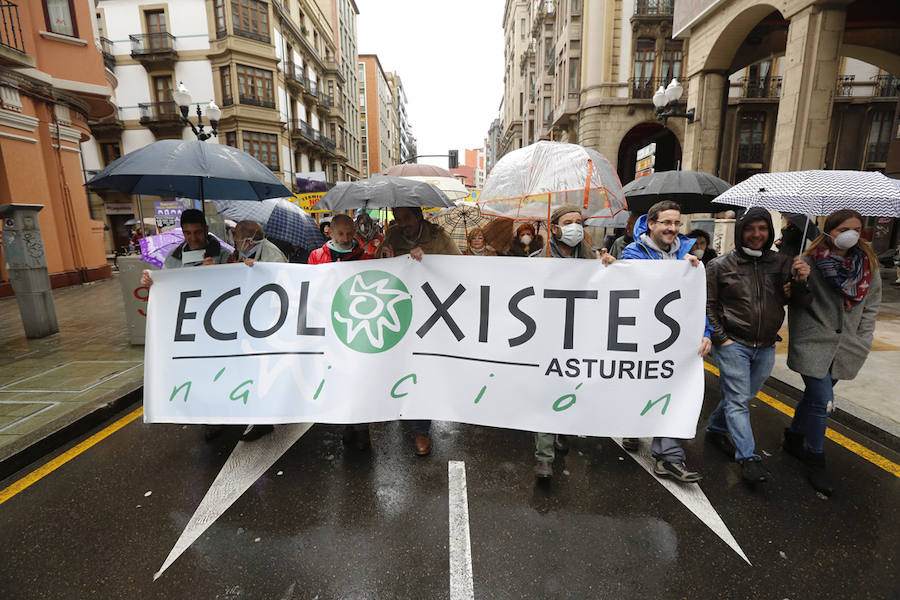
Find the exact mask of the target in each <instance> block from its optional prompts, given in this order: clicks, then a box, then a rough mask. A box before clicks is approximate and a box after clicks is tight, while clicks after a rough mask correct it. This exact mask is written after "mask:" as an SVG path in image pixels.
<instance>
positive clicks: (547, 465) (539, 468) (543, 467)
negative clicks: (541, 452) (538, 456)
mask: <svg viewBox="0 0 900 600" xmlns="http://www.w3.org/2000/svg"><path fill="white" fill-rule="evenodd" d="M534 476H535V477H537V478H538V479H550V478H551V477H553V463H551V462H550V461H549V460H539V461H537V464H536V465H534Z"/></svg>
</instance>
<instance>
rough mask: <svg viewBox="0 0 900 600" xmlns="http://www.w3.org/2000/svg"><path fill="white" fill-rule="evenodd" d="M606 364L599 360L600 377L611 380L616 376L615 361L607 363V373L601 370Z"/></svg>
mask: <svg viewBox="0 0 900 600" xmlns="http://www.w3.org/2000/svg"><path fill="white" fill-rule="evenodd" d="M606 362H607V361H605V360H603V359H601V360H600V377H602V378H603V379H612V378H613V377H615V376H616V361H614V360H611V361H609V373H607V372H606V371H604V369H603V365H605V364H606Z"/></svg>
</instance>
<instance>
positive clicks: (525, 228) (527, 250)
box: [506, 223, 544, 256]
mask: <svg viewBox="0 0 900 600" xmlns="http://www.w3.org/2000/svg"><path fill="white" fill-rule="evenodd" d="M543 247H544V238H543V237H542V236H540V235H538V233H537V230H536V229H535V228H534V225H532V224H531V223H522V224H521V225H519V226H518V227H516V233H515V237H514V238H513V241H512V244H511V245H510V247H509V251H508V252H507V253H506V255H507V256H530V255H531V254H532V253H533V252H535V251H537V250H540V249H541V248H543Z"/></svg>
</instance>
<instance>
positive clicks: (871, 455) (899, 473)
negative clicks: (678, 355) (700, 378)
mask: <svg viewBox="0 0 900 600" xmlns="http://www.w3.org/2000/svg"><path fill="white" fill-rule="evenodd" d="M703 368H704V369H706V370H707V371H709V372H710V373H712V374H713V375H715V376H716V377H718V376H719V369H718V368H717V367H716V366H715V365H711V364H709V363H708V362H704V363H703ZM756 398H757V399H758V400H762V401H763V402H765V403H766V404H768V405H769V406H771V407H772V408H774V409H775V410H777V411H779V412H782V413H784V414H785V415H787V416H789V417H791V418H793V417H794V409H793V408H791V407H790V406H788V405H787V404H785V403H784V402H782V401H780V400H776V399H775V398H773V397H772V396H770V395H768V394H766V393H765V392H760V393H759V394H757V395H756ZM825 437H827V438H828V439H829V440H831V441H833V442H834V443H836V444H838V445H840V446H843V447H844V448H846V449H847V450H849V451H850V452H852V453H854V454H856V455H857V456H860V457H862V458H864V459H866V460H867V461H869V462H870V463H872V464H873V465H875V466H876V467H879V468H881V469H884V470H885V471H887V472H888V473H890V474H891V475H894V476H895V477H900V465H898V464H897V463H895V462H893V461H891V460H890V459H888V458H885V457H884V456H882V455H880V454H878V453H877V452H875V451H873V450H869V449H868V448H866V447H865V446H863V445H862V444H860V443H859V442H855V441H853V440H852V439H850V438H848V437H847V436H845V435H843V434H841V433H838V432H837V431H835V430H834V429H832V428H831V427H828V428H826V429H825Z"/></svg>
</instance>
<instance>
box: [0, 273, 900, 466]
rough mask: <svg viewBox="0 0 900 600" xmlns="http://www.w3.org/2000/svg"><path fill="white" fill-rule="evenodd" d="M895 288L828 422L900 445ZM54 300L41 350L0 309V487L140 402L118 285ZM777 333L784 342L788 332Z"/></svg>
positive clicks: (781, 355) (787, 373)
mask: <svg viewBox="0 0 900 600" xmlns="http://www.w3.org/2000/svg"><path fill="white" fill-rule="evenodd" d="M892 281H893V278H890V279H885V280H884V283H885V287H884V294H883V302H882V308H881V311H880V313H879V315H878V324H877V326H876V328H875V344H874V347H873V350H872V352H871V354H870V355H869V358H868V360H867V361H866V364H865V366H864V367H863V369H862V371H861V372H860V374H859V376H858V377H857V378H856V379H855V380H853V381H842V382H840V383H838V385H837V388H836V402H835V407H836V409H837V413H836V414H835V418H837V419H840V418H841V417H842V416H843V415H842V414H841V413H842V412H843V413H846V414H849V415H850V416H851V417H852V418H853V419H856V420H857V423H856V424H860V422H861V423H862V424H863V425H864V426H865V427H866V428H867V429H868V430H869V431H876V432H878V431H880V432H886V433H888V434H890V435H891V436H893V437H895V438H897V437H900V410H898V398H900V394H898V393H897V385H898V384H897V382H896V374H897V372H898V367H900V288H896V287H893V286H892V285H891V282H892ZM53 298H54V302H55V305H56V314H57V317H58V319H59V326H60V332H59V333H58V334H55V335H52V336H48V337H46V338H43V339H39V340H29V339H27V338H26V337H25V333H24V330H23V328H22V322H21V319H20V317H19V308H18V306H17V305H16V300H15V298H4V299H0V466H3V467H5V468H3V469H0V479H3V477H4V476H5V475H6V474H8V472H10V469H12V470H15V468H14V467H16V466H17V463H18V466H24V464H27V462H30V460H34V458H36V457H37V456H40V455H41V454H37V456H35V457H32V458H31V459H30V460H28V458H29V457H28V456H27V454H28V452H25V451H26V450H28V449H29V448H30V449H31V452H40V453H46V452H49V451H51V450H52V449H53V446H52V439H51V438H54V437H64V435H65V433H64V432H65V430H66V428H69V427H73V426H77V425H79V424H83V425H85V426H84V427H83V428H82V429H83V430H86V429H87V428H89V427H92V426H93V425H94V424H96V423H97V422H99V420H102V419H103V418H106V417H108V416H109V415H108V414H107V413H109V412H111V410H112V409H115V408H120V404H121V403H122V402H126V403H127V402H131V401H133V400H136V399H138V398H139V397H140V396H139V394H140V388H141V386H142V384H143V376H144V368H143V360H144V347H143V346H132V345H130V344H129V340H128V331H127V329H126V326H125V316H124V313H123V310H124V309H123V303H122V296H121V292H120V291H119V283H118V275H117V274H114V275H113V278H112V279H109V280H106V281H100V282H96V283H92V284H87V285H81V286H72V287H68V288H62V289H58V290H54V292H53ZM781 333H782V337H784V338H787V326H786V325H785V327H783V328H782V332H781ZM776 350H777V353H776V361H775V369H774V370H773V372H772V377H773V378H774V379H777V380H779V381H781V382H784V383H786V384H788V385H789V386H793V387H794V388H797V389H798V390H802V389H803V381H802V379H801V378H800V376H799V375H797V374H796V373H794V372H793V371H791V370H789V369H788V368H787V367H786V366H785V361H786V358H787V355H786V352H787V343H786V342H784V343H780V344H779V345H778V347H777V349H776ZM794 395H796V394H794ZM796 397H797V398H798V399H799V395H796ZM852 425H853V424H852V423H851V426H852ZM80 433H81V431H78V432H75V433H74V434H72V435H70V436H69V437H74V436H75V435H79V434H80ZM866 433H868V432H866ZM65 441H67V440H66V439H63V440H61V441H59V442H58V443H59V444H62V443H65ZM42 442H43V444H42ZM42 445H43V446H44V447H42Z"/></svg>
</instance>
